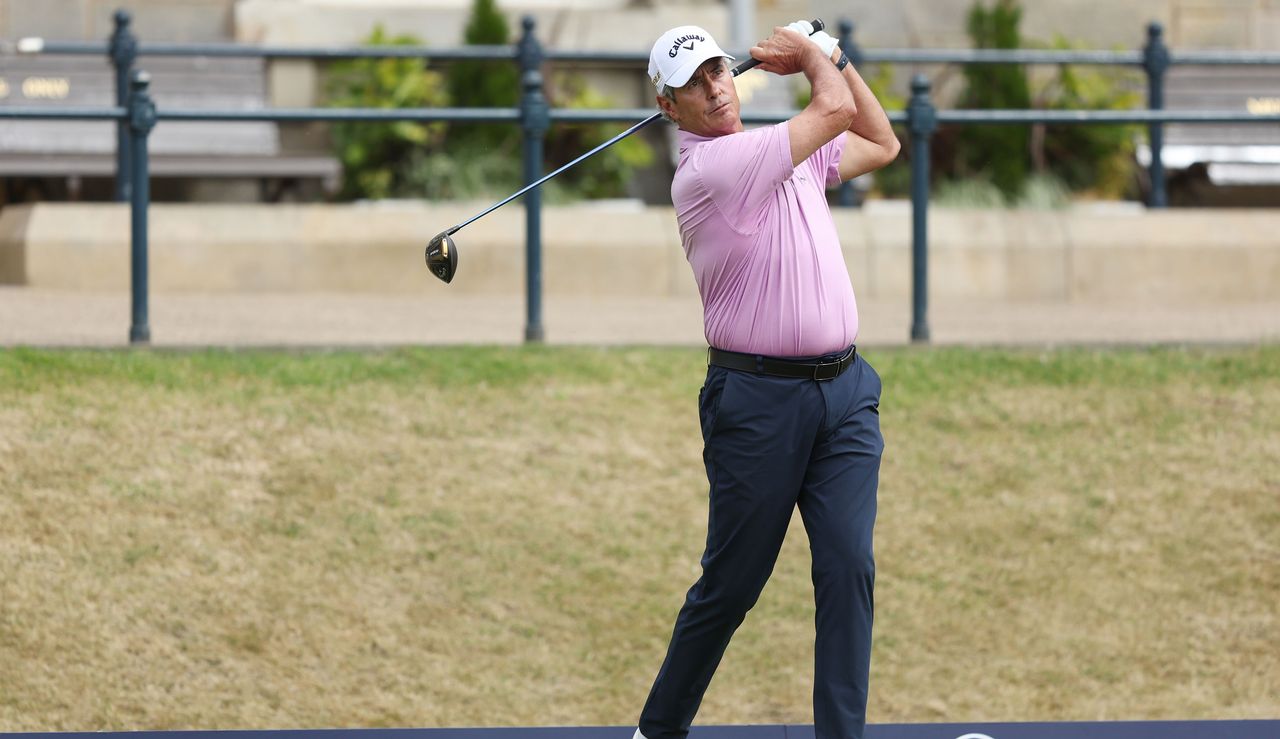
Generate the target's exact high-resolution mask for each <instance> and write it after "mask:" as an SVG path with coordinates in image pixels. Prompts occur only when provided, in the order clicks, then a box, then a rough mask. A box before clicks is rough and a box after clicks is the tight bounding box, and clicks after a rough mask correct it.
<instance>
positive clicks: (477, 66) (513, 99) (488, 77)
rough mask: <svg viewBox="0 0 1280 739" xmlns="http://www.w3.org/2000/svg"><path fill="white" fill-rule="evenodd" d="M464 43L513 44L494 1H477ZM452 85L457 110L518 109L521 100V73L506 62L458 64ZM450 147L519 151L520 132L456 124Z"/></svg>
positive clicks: (487, 125)
mask: <svg viewBox="0 0 1280 739" xmlns="http://www.w3.org/2000/svg"><path fill="white" fill-rule="evenodd" d="M462 40H463V43H464V44H467V45H469V46H471V45H480V46H485V45H488V46H506V45H508V44H510V43H511V31H510V29H509V28H508V27H507V19H506V16H504V15H503V14H502V12H501V11H499V10H498V7H497V5H496V4H495V2H494V0H474V2H473V3H472V5H471V16H470V18H469V19H468V21H467V26H466V28H465V30H464V31H463V39H462ZM448 81H449V99H450V101H451V103H452V104H453V105H454V106H455V107H459V108H514V107H516V105H517V104H518V103H519V100H520V75H519V72H518V70H517V68H516V65H515V64H513V63H511V62H510V61H508V60H505V59H501V60H475V61H459V62H456V63H454V64H453V65H452V66H451V67H449V70H448ZM449 146H450V147H451V148H452V147H458V149H459V150H460V151H466V152H472V151H475V152H477V153H478V152H483V150H484V149H485V148H496V149H500V150H503V151H511V150H512V149H516V150H518V149H519V147H520V129H519V128H518V127H517V126H514V125H508V124H497V123H481V124H476V125H466V124H455V125H454V126H452V127H451V128H450V129H449Z"/></svg>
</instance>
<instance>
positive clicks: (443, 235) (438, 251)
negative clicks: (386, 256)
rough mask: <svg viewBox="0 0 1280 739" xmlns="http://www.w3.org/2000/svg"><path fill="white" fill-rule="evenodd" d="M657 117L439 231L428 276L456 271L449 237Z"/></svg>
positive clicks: (817, 24) (816, 23)
mask: <svg viewBox="0 0 1280 739" xmlns="http://www.w3.org/2000/svg"><path fill="white" fill-rule="evenodd" d="M809 23H810V24H811V25H812V26H813V31H811V32H810V35H813V34H814V33H817V32H818V31H821V30H822V29H823V28H825V24H823V22H822V19H821V18H814V19H813V20H811V21H809ZM759 64H760V60H759V59H755V58H751V59H747V60H746V61H745V62H743V63H741V64H739V65H738V66H736V67H734V68H733V69H732V70H731V72H732V74H733V76H734V77H737V76H738V75H740V74H742V73H743V72H745V71H747V70H748V69H751V68H753V67H755V66H757V65H759ZM661 117H662V113H654V114H653V115H651V116H649V117H648V118H645V119H644V120H643V121H640V122H639V123H637V124H635V125H634V126H632V127H631V128H628V129H627V130H625V131H623V132H622V133H620V134H618V135H617V136H614V137H613V138H611V139H609V140H608V141H606V142H604V143H603V144H600V145H599V146H597V147H596V148H594V149H592V150H591V151H589V152H587V153H586V154H583V155H582V156H580V157H578V158H577V159H574V160H573V161H572V162H569V163H568V164H566V165H564V166H562V167H560V168H559V169H557V170H555V171H554V172H552V173H551V174H547V175H543V176H542V178H540V179H539V180H537V181H536V182H532V183H530V184H528V185H525V186H524V187H522V188H520V189H519V190H517V191H515V192H514V193H512V194H511V195H509V196H507V197H506V198H504V199H502V200H500V201H498V202H496V203H494V204H493V205H491V206H489V207H488V208H486V209H484V210H483V211H481V212H479V213H477V214H476V215H474V216H471V217H470V218H468V219H467V220H465V221H463V222H462V223H459V224H458V225H456V226H454V227H453V228H450V229H448V230H447V231H441V232H440V233H438V234H436V237H435V238H433V239H432V240H431V241H430V242H429V243H428V244H427V268H428V269H430V270H431V273H432V274H433V275H435V276H436V277H439V278H440V279H441V280H444V282H445V283H449V282H452V281H453V275H454V273H455V272H457V271H458V246H457V244H455V243H453V238H452V237H453V235H454V234H456V233H457V232H459V231H461V230H462V229H463V228H465V227H466V226H468V225H470V224H471V223H473V222H475V221H477V220H479V219H481V218H483V217H484V216H487V215H489V214H490V213H492V212H493V211H495V210H497V209H498V208H501V207H502V206H504V205H506V204H507V203H510V202H511V201H512V200H515V199H516V198H518V197H520V196H521V195H523V194H525V193H527V192H529V191H530V190H532V189H533V188H535V187H538V186H539V185H541V184H542V183H544V182H546V181H547V180H549V179H551V178H552V177H555V176H556V175H558V174H560V173H561V172H563V171H565V170H566V169H569V168H570V167H572V166H574V165H575V164H577V163H579V162H581V161H583V160H584V159H587V158H589V157H591V156H594V155H595V154H598V153H599V152H601V151H604V150H605V149H607V148H609V147H610V146H613V145H614V144H616V143H618V142H619V141H621V140H623V139H625V138H626V137H628V136H630V135H631V134H633V133H635V132H636V131H639V130H640V129H642V128H644V127H645V126H647V125H649V124H650V123H653V122H654V121H656V120H658V119H659V118H661Z"/></svg>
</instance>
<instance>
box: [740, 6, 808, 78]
mask: <svg viewBox="0 0 1280 739" xmlns="http://www.w3.org/2000/svg"><path fill="white" fill-rule="evenodd" d="M809 23H810V24H811V25H812V26H813V33H817V32H818V31H821V30H822V29H824V28H826V27H827V24H825V23H823V22H822V19H821V18H814V19H813V20H811V21H809ZM813 33H811V34H809V35H810V36H812V35H813ZM759 65H760V60H759V59H756V58H755V57H752V58H750V59H748V60H746V61H745V62H743V63H741V64H739V65H738V66H736V67H734V68H733V76H734V77H737V76H738V75H740V74H742V73H743V72H745V71H747V70H748V69H751V68H753V67H757V66H759Z"/></svg>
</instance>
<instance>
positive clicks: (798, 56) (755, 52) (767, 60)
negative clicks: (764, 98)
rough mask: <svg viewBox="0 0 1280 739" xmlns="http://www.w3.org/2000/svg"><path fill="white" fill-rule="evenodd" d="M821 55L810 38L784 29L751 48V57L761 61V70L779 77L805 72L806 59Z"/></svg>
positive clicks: (774, 31) (780, 28)
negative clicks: (810, 56)
mask: <svg viewBox="0 0 1280 739" xmlns="http://www.w3.org/2000/svg"><path fill="white" fill-rule="evenodd" d="M821 53H822V50H821V49H819V48H818V47H817V46H816V45H815V44H812V43H810V42H809V39H808V37H806V36H803V35H801V34H800V33H798V32H796V31H793V30H791V29H790V28H782V27H778V28H775V29H773V35H771V36H770V37H769V38H767V39H765V40H763V41H761V42H760V43H758V44H756V45H755V46H753V47H751V56H752V57H754V58H756V59H759V60H760V69H763V70H764V71H766V72H773V73H774V74H777V75H788V74H795V73H796V72H802V71H804V66H805V58H806V57H807V56H809V55H812V54H821ZM829 56H830V55H829V54H828V57H829Z"/></svg>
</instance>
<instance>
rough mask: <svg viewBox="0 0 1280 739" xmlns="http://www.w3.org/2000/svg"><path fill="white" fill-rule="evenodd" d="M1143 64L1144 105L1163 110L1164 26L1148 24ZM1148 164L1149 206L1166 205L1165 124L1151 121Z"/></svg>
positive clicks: (1166, 50)
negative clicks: (1144, 74) (1149, 181)
mask: <svg viewBox="0 0 1280 739" xmlns="http://www.w3.org/2000/svg"><path fill="white" fill-rule="evenodd" d="M1142 66H1143V68H1144V69H1146V72H1147V108H1148V109H1150V110H1164V83H1165V74H1166V73H1167V72H1168V71H1169V47H1168V46H1165V43H1164V26H1161V25H1160V24H1159V23H1151V24H1150V25H1148V26H1147V45H1146V46H1145V47H1143V49H1142ZM1148 132H1149V135H1150V137H1151V167H1150V168H1149V169H1148V170H1147V172H1148V176H1149V177H1150V179H1151V202H1150V203H1149V205H1150V207H1152V208H1166V207H1168V205H1169V196H1168V190H1167V186H1166V183H1165V175H1164V124H1163V123H1151V124H1149V128H1148Z"/></svg>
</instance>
